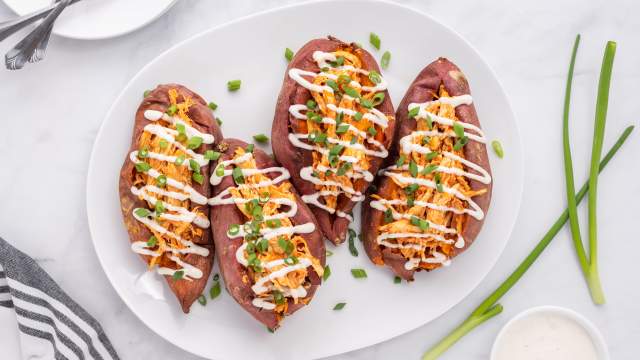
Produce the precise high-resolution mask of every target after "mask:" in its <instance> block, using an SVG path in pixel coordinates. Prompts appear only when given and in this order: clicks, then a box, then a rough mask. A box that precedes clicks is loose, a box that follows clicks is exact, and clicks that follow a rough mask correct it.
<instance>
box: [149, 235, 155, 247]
mask: <svg viewBox="0 0 640 360" xmlns="http://www.w3.org/2000/svg"><path fill="white" fill-rule="evenodd" d="M156 244H158V238H157V237H155V236H153V235H151V236H149V240H147V247H154V246H156Z"/></svg>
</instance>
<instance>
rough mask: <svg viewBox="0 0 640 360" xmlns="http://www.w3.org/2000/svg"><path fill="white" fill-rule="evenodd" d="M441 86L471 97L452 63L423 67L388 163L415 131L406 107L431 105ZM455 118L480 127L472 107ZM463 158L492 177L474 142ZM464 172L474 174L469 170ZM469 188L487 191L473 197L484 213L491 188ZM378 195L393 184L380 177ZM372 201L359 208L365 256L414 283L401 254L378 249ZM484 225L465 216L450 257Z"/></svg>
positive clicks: (379, 220)
mask: <svg viewBox="0 0 640 360" xmlns="http://www.w3.org/2000/svg"><path fill="white" fill-rule="evenodd" d="M441 84H442V85H444V87H445V89H446V90H447V92H448V93H449V95H450V96H459V95H465V94H470V93H471V91H470V89H469V83H468V82H467V79H466V77H465V76H464V74H463V73H462V71H460V69H459V68H458V67H457V66H456V65H455V64H453V63H452V62H451V61H449V60H447V59H445V58H439V59H437V60H436V61H434V62H432V63H431V64H429V65H428V66H427V67H425V68H424V69H423V70H422V71H421V72H420V73H419V74H418V76H417V77H416V78H415V80H414V81H413V83H411V85H410V86H409V89H408V90H407V92H406V94H405V96H404V98H403V99H402V102H401V103H400V106H399V107H398V111H397V112H396V119H397V120H398V122H397V123H398V129H397V133H396V138H395V140H394V144H393V145H392V150H391V155H390V156H389V158H388V162H389V163H393V162H395V161H396V159H397V156H398V154H399V149H398V141H399V139H401V138H402V137H404V136H406V135H408V134H410V133H411V132H412V131H414V130H415V129H416V125H417V124H416V121H415V120H414V119H408V111H409V110H408V106H409V104H411V103H422V102H426V101H430V100H432V99H433V98H434V96H435V95H436V94H437V93H438V89H439V87H440V85H441ZM456 116H457V118H458V120H459V121H461V122H466V123H469V124H473V125H475V126H477V127H480V121H479V120H478V115H477V114H476V110H475V107H474V106H473V104H471V105H460V106H458V107H456ZM464 156H465V158H466V159H467V160H469V161H472V162H474V163H476V164H478V165H480V166H481V167H482V168H484V169H485V170H487V171H488V172H489V173H490V174H491V167H490V165H489V156H488V154H487V147H486V145H485V144H482V143H480V142H476V141H469V143H468V144H467V145H466V146H465V147H464ZM467 171H473V170H470V169H468V170H467ZM468 181H469V185H470V186H471V188H472V189H473V190H477V189H482V188H485V189H487V192H486V193H485V194H483V195H479V196H475V197H474V198H473V200H474V201H475V202H476V203H477V204H478V205H479V206H480V208H482V210H483V211H484V212H485V214H486V213H487V211H488V209H489V204H490V202H491V190H492V184H488V185H487V184H482V183H481V182H479V181H476V180H473V179H468ZM376 185H377V189H378V190H377V194H378V195H380V196H381V197H383V198H388V196H389V193H390V192H391V189H392V180H391V179H390V178H388V177H384V176H380V177H378V178H377V181H376ZM370 202H371V197H370V196H367V200H366V201H365V203H364V204H363V206H362V234H363V242H364V247H365V251H366V253H367V255H368V256H369V258H370V259H371V261H373V262H374V263H375V264H377V265H388V266H389V267H391V268H392V270H393V271H394V273H395V274H396V275H397V276H400V277H401V278H403V279H406V280H413V276H414V273H415V270H406V269H405V268H404V263H405V262H406V259H404V257H402V256H401V255H400V254H398V253H396V252H394V251H392V250H391V249H388V248H384V249H383V248H381V247H380V246H379V245H378V244H377V242H376V237H377V236H378V228H379V227H380V226H381V225H382V224H383V223H384V213H383V212H381V211H378V210H375V209H373V208H371V206H370V204H369V203H370ZM483 223H484V219H482V220H477V219H475V218H474V217H472V216H469V215H467V218H466V220H465V226H464V229H463V231H462V236H463V237H464V239H465V245H464V247H463V248H460V249H458V248H454V253H453V255H452V256H457V255H458V254H460V253H461V252H463V251H464V250H466V249H467V248H469V246H471V244H472V243H473V241H474V240H475V238H476V237H477V236H478V233H479V232H480V229H481V228H482V225H483Z"/></svg>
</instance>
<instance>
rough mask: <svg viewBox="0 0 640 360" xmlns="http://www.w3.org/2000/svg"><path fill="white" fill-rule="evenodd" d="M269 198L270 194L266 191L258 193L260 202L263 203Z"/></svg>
mask: <svg viewBox="0 0 640 360" xmlns="http://www.w3.org/2000/svg"><path fill="white" fill-rule="evenodd" d="M270 198H271V194H270V193H269V192H268V191H265V192H263V193H260V196H259V197H258V201H259V202H260V203H261V204H264V203H266V202H267V201H269V199H270Z"/></svg>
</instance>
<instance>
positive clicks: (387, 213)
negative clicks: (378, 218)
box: [384, 209, 393, 224]
mask: <svg viewBox="0 0 640 360" xmlns="http://www.w3.org/2000/svg"><path fill="white" fill-rule="evenodd" d="M392 221H393V211H391V209H387V210H385V212H384V223H385V224H388V223H390V222H392Z"/></svg>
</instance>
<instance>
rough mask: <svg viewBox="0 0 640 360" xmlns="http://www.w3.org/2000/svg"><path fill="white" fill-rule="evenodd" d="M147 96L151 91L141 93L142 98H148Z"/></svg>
mask: <svg viewBox="0 0 640 360" xmlns="http://www.w3.org/2000/svg"><path fill="white" fill-rule="evenodd" d="M149 94H151V90H145V91H144V92H143V93H142V96H143V97H147V96H149Z"/></svg>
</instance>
